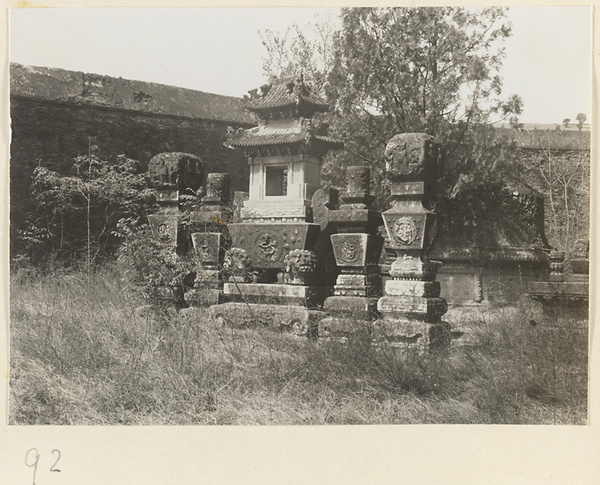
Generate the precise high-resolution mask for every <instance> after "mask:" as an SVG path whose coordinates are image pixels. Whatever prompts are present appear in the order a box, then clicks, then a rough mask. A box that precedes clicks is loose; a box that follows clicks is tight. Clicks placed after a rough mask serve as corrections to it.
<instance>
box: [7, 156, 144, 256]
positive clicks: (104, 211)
mask: <svg viewBox="0 0 600 485" xmlns="http://www.w3.org/2000/svg"><path fill="white" fill-rule="evenodd" d="M97 151H98V147H96V146H93V145H91V146H90V150H89V154H88V155H84V156H78V157H76V158H75V159H73V160H71V162H70V165H69V167H68V169H65V171H64V172H63V173H59V172H56V171H53V170H50V169H49V168H46V167H45V166H44V165H40V166H38V167H37V168H36V169H35V171H34V173H33V177H32V184H31V198H30V200H29V203H28V207H27V208H25V209H24V212H25V214H26V216H27V219H26V223H25V229H22V230H19V231H17V233H16V237H15V238H13V239H12V240H11V246H12V247H11V250H12V254H13V257H14V259H15V260H17V261H21V262H27V263H33V264H36V265H38V266H41V265H44V264H48V263H52V264H54V263H58V264H65V263H67V264H76V263H78V262H81V261H85V262H86V263H87V265H88V266H90V265H91V264H93V263H94V262H100V261H102V260H105V259H106V258H109V257H111V256H114V254H115V252H116V250H117V248H118V246H119V243H120V239H119V235H118V234H117V233H116V232H115V231H116V229H117V223H118V221H119V220H121V219H123V218H139V217H141V216H143V215H145V214H147V213H149V212H151V211H152V210H155V205H154V203H155V197H154V191H153V190H152V189H151V188H150V187H149V186H148V184H147V181H146V178H145V174H143V173H140V168H141V166H140V164H139V163H138V162H137V161H135V160H132V159H129V158H127V157H125V156H123V155H121V156H117V157H114V158H112V159H110V160H104V159H102V158H100V157H99V156H98V155H97V154H96V152H97Z"/></svg>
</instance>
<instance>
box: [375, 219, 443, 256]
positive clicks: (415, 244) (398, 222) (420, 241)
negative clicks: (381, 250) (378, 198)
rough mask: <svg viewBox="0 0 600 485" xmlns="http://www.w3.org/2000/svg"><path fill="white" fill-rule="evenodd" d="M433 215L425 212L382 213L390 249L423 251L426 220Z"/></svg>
mask: <svg viewBox="0 0 600 485" xmlns="http://www.w3.org/2000/svg"><path fill="white" fill-rule="evenodd" d="M428 217H429V218H431V219H433V215H430V214H428V213H426V212H422V213H413V214H406V213H405V214H402V213H391V211H387V212H384V213H383V220H384V222H385V227H386V230H387V234H388V238H389V241H390V247H391V248H393V249H423V248H424V241H425V230H426V228H427V227H426V226H427V219H428Z"/></svg>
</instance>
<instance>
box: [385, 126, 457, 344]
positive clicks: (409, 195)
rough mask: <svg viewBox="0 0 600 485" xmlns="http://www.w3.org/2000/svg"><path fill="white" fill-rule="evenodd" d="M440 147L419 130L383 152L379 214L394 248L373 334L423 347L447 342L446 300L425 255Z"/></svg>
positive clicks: (396, 140) (391, 143)
mask: <svg viewBox="0 0 600 485" xmlns="http://www.w3.org/2000/svg"><path fill="white" fill-rule="evenodd" d="M438 153H439V150H438V147H437V146H436V144H435V143H434V141H433V137H431V136H429V135H426V134H423V133H405V134H400V135H396V136H394V137H393V138H392V139H391V140H390V141H389V143H388V145H387V147H386V151H385V156H386V171H387V177H388V178H389V180H390V181H391V182H392V188H391V189H392V199H393V205H392V208H391V209H389V210H387V211H385V212H384V213H383V220H384V222H385V228H386V231H387V235H388V238H389V241H390V247H391V248H392V249H393V250H395V252H396V255H397V257H396V260H395V261H394V262H393V263H392V265H391V269H390V275H391V276H392V279H390V280H388V281H386V283H385V295H384V296H383V297H382V298H380V300H379V302H378V303H377V309H378V310H379V312H380V313H381V314H382V316H383V317H384V318H383V320H380V321H379V322H376V323H377V325H376V326H375V334H376V336H379V337H380V338H382V339H385V340H390V341H393V342H404V343H407V344H411V345H414V344H416V345H417V346H418V347H419V348H422V349H426V348H430V347H432V346H436V345H441V344H444V343H447V342H448V341H449V338H450V328H449V325H448V324H447V323H444V322H441V316H442V315H443V314H444V313H446V311H447V308H448V306H447V303H446V301H445V300H444V299H442V298H439V294H440V284H439V282H436V281H435V275H436V271H437V267H436V265H435V264H432V263H431V262H430V261H429V258H428V255H427V249H428V245H429V242H430V239H431V230H432V224H433V221H434V218H435V214H434V213H433V212H432V211H430V210H428V209H426V208H425V207H424V205H423V200H424V198H425V197H426V196H427V195H429V194H428V193H427V192H428V190H430V187H431V186H432V185H433V182H434V180H435V176H436V168H437V164H438V157H439V155H438Z"/></svg>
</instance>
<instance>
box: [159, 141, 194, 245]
mask: <svg viewBox="0 0 600 485" xmlns="http://www.w3.org/2000/svg"><path fill="white" fill-rule="evenodd" d="M148 176H149V178H150V179H151V180H152V181H153V182H154V183H155V184H156V186H157V190H156V201H157V203H158V206H159V210H158V213H156V214H153V215H150V216H148V221H149V222H150V227H151V228H152V234H153V236H154V238H155V239H156V240H157V241H159V242H160V243H161V244H164V245H165V246H171V247H173V248H175V247H176V246H177V224H178V222H179V216H180V215H181V213H180V211H179V193H180V191H182V190H185V189H190V190H192V191H194V192H195V191H196V190H198V189H199V188H200V186H201V185H202V179H203V177H204V162H202V160H201V159H200V158H198V157H197V156H195V155H192V154H189V153H177V152H167V153H159V154H158V155H156V156H154V157H152V159H151V160H150V162H149V164H148Z"/></svg>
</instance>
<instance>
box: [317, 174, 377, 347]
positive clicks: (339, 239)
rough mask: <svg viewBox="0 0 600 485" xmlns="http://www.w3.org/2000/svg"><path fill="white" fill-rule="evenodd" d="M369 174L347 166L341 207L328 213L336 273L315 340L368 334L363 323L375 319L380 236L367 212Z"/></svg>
mask: <svg viewBox="0 0 600 485" xmlns="http://www.w3.org/2000/svg"><path fill="white" fill-rule="evenodd" d="M370 175H371V174H370V171H369V169H368V168H366V167H348V168H347V169H346V191H345V192H344V193H343V194H342V203H341V204H340V206H339V208H338V209H336V210H330V211H329V221H330V222H331V223H332V224H333V226H334V228H335V230H336V231H337V234H332V235H331V242H332V245H333V252H334V255H335V261H336V264H337V266H338V268H339V269H340V270H341V274H339V275H338V277H337V280H336V284H335V286H334V289H333V296H330V297H329V298H327V299H326V300H325V303H324V308H325V310H327V312H328V313H329V314H330V317H328V318H325V319H324V320H322V321H321V322H320V323H319V335H320V336H345V335H348V334H351V333H355V332H357V331H361V330H362V331H366V332H369V330H370V325H369V323H370V322H371V321H372V320H374V319H375V318H378V312H377V309H376V305H377V299H378V297H380V296H381V277H380V275H379V272H378V266H377V265H378V261H379V255H380V253H381V248H382V247H383V238H382V237H381V236H378V235H377V234H376V233H377V228H378V226H379V225H380V224H381V214H380V213H379V212H377V211H374V210H372V209H371V202H372V199H373V197H371V195H370V193H369V192H370Z"/></svg>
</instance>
